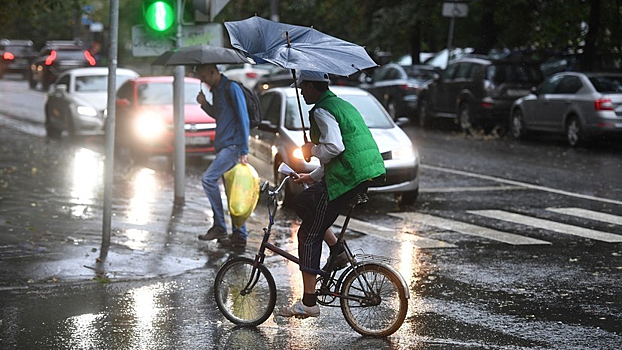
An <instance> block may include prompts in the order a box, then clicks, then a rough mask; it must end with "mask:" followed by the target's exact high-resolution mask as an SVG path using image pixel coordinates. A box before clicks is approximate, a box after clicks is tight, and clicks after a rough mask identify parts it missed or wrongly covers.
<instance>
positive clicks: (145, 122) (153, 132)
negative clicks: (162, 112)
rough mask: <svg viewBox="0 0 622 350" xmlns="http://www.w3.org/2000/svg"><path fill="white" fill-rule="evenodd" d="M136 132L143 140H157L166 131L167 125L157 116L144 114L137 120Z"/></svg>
mask: <svg viewBox="0 0 622 350" xmlns="http://www.w3.org/2000/svg"><path fill="white" fill-rule="evenodd" d="M134 126H135V132H136V134H137V135H138V136H139V137H140V138H142V139H155V138H157V137H160V135H162V134H163V133H164V132H165V131H166V123H165V122H164V120H162V118H160V117H159V116H158V115H155V114H143V115H141V116H139V117H138V118H137V119H136V124H135V125H134Z"/></svg>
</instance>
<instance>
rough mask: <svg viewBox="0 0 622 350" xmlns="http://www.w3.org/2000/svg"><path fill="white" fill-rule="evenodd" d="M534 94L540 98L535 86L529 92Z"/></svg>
mask: <svg viewBox="0 0 622 350" xmlns="http://www.w3.org/2000/svg"><path fill="white" fill-rule="evenodd" d="M529 91H530V92H531V93H532V94H534V95H536V96H538V88H537V87H535V86H533V87H531V90H529Z"/></svg>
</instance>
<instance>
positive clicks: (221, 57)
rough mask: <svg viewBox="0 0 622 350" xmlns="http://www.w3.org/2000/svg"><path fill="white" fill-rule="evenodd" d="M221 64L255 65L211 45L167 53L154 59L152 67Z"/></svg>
mask: <svg viewBox="0 0 622 350" xmlns="http://www.w3.org/2000/svg"><path fill="white" fill-rule="evenodd" d="M206 63H213V64H221V63H253V64H254V63H255V62H254V61H253V60H252V59H250V58H248V57H246V56H245V55H244V54H243V53H242V52H240V51H238V50H234V49H227V48H224V47H218V46H211V45H195V46H188V47H182V48H179V49H175V50H172V51H167V52H165V53H163V54H162V55H160V56H159V57H158V58H156V60H155V61H153V63H152V65H157V66H180V65H188V66H189V65H199V64H206Z"/></svg>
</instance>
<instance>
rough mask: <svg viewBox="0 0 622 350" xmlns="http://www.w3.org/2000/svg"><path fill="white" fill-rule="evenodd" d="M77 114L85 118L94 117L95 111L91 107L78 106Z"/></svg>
mask: <svg viewBox="0 0 622 350" xmlns="http://www.w3.org/2000/svg"><path fill="white" fill-rule="evenodd" d="M78 114H80V115H84V116H87V117H96V116H97V111H96V110H95V108H93V107H89V106H78Z"/></svg>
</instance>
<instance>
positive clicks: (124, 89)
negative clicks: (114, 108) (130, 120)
mask: <svg viewBox="0 0 622 350" xmlns="http://www.w3.org/2000/svg"><path fill="white" fill-rule="evenodd" d="M117 98H125V99H127V100H129V101H132V84H131V83H129V82H126V83H124V84H123V85H121V87H120V88H119V91H117Z"/></svg>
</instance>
